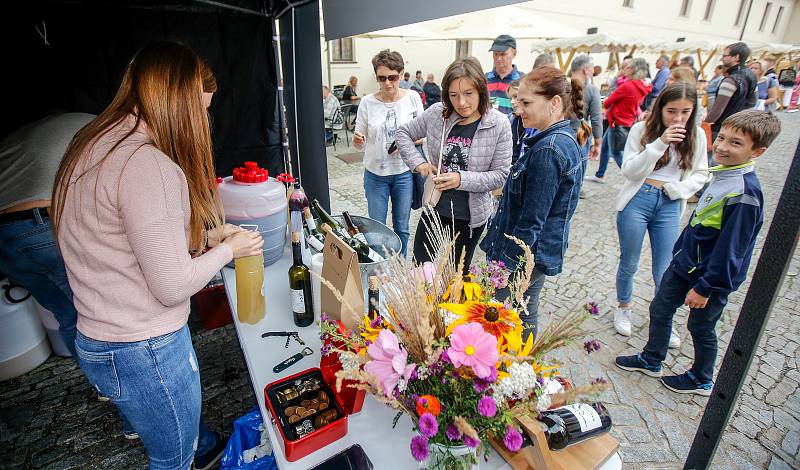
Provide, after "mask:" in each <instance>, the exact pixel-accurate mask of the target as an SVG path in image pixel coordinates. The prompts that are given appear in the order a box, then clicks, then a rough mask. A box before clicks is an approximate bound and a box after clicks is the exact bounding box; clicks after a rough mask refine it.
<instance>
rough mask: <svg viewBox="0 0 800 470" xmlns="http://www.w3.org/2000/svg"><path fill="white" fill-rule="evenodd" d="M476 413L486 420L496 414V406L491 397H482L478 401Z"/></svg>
mask: <svg viewBox="0 0 800 470" xmlns="http://www.w3.org/2000/svg"><path fill="white" fill-rule="evenodd" d="M478 413H480V414H481V416H485V417H487V418H491V417H492V416H494V415H495V414H496V413H497V405H495V403H494V400H493V399H492V397H483V398H481V399H480V400H478Z"/></svg>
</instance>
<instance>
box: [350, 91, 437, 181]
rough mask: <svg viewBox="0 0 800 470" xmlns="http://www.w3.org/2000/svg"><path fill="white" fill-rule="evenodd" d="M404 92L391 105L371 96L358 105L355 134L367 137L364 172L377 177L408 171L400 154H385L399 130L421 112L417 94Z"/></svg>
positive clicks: (420, 100) (419, 99)
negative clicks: (365, 170)
mask: <svg viewBox="0 0 800 470" xmlns="http://www.w3.org/2000/svg"><path fill="white" fill-rule="evenodd" d="M403 91H405V95H404V96H403V97H402V98H400V99H399V100H397V101H395V102H393V103H384V102H383V101H380V100H378V98H376V97H375V93H373V94H370V95H367V96H365V97H364V98H362V99H361V103H359V105H358V114H357V115H356V132H359V133H361V134H363V135H364V136H365V137H366V143H365V144H364V168H366V169H367V170H368V171H369V172H370V173H373V174H375V175H378V176H391V175H399V174H401V173H405V172H407V171H409V170H408V167H407V166H406V164H405V163H404V162H403V160H402V159H401V158H400V153H399V152H396V153H394V154H392V155H389V153H388V149H389V147H390V146H391V145H392V142H394V140H395V134H396V133H397V130H398V129H400V126H402V125H403V124H405V123H407V122H408V121H410V120H412V119H414V118H415V117H417V116H418V115H421V114H422V111H423V108H422V99H421V98H420V97H419V94H418V93H417V92H415V91H413V90H403Z"/></svg>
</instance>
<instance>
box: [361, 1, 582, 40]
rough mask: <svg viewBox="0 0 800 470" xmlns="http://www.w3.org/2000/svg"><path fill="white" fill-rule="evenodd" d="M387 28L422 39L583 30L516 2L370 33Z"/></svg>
mask: <svg viewBox="0 0 800 470" xmlns="http://www.w3.org/2000/svg"><path fill="white" fill-rule="evenodd" d="M406 28H409V30H408V31H409V32H406ZM411 28H413V30H412V29H411ZM387 32H389V33H391V34H392V35H395V36H416V37H419V38H423V40H432V39H437V40H448V39H465V40H466V39H479V40H480V39H484V40H492V39H494V38H496V37H497V36H499V35H501V34H508V35H510V36H512V37H514V39H517V40H519V39H541V38H548V37H565V36H576V35H578V34H580V31H578V30H576V29H574V28H572V27H571V26H568V25H566V24H564V23H560V22H558V21H555V20H553V19H550V18H546V17H544V16H541V15H539V14H537V13H535V12H533V11H531V10H529V9H526V8H520V7H517V6H504V7H497V8H492V9H489V10H482V11H474V12H471V13H465V14H462V15H456V16H449V17H447V18H439V19H436V20H430V21H423V22H422V23H417V24H414V25H408V26H398V27H396V28H389V29H388V30H382V31H377V32H376V33H370V34H378V33H382V34H386V33H387ZM362 36H364V35H362Z"/></svg>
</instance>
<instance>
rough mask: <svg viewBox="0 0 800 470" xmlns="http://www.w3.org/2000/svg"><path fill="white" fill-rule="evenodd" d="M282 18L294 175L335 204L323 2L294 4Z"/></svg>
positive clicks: (325, 201)
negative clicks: (325, 103)
mask: <svg viewBox="0 0 800 470" xmlns="http://www.w3.org/2000/svg"><path fill="white" fill-rule="evenodd" d="M279 21H280V23H279V24H280V44H281V46H280V47H281V64H282V67H281V68H282V73H283V96H284V100H285V103H284V104H285V106H286V124H287V126H286V127H287V129H288V131H289V149H290V150H291V160H292V166H293V168H294V170H295V171H294V176H295V177H299V178H300V179H301V181H302V183H303V189H304V190H305V191H306V193H307V194H308V196H309V198H316V199H318V200H319V202H320V204H322V206H323V207H325V208H326V209H330V194H329V191H328V161H327V157H326V154H325V124H324V119H323V114H322V67H321V66H320V63H321V62H320V57H321V54H322V50H321V48H320V31H319V4H318V3H317V2H310V3H308V2H304V3H300V4H297V3H295V4H293V6H292V8H291V9H290V10H289V11H288V12H286V14H284V15H282V16H281V17H280V19H279Z"/></svg>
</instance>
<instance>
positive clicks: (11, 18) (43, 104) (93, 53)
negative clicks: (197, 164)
mask: <svg viewBox="0 0 800 470" xmlns="http://www.w3.org/2000/svg"><path fill="white" fill-rule="evenodd" d="M17 11H18V13H13V14H11V13H9V12H8V11H7V12H6V14H5V15H3V19H2V20H1V21H2V28H1V29H2V33H0V34H2V35H3V43H4V44H5V54H4V62H5V67H4V69H5V73H4V74H3V75H4V76H3V80H4V82H5V86H4V87H3V89H5V90H6V94H5V100H4V101H5V104H4V109H5V118H4V119H3V124H2V135H3V136H4V135H6V134H8V133H9V132H10V131H12V130H13V129H15V128H17V127H19V126H21V125H23V124H25V123H27V122H31V121H33V120H36V119H38V118H39V117H40V116H41V115H42V114H44V113H45V112H47V111H48V110H53V109H57V110H64V111H80V112H88V113H92V114H97V113H99V112H100V111H101V110H102V109H103V108H104V107H105V106H106V104H107V103H108V102H109V101H110V99H111V97H112V96H113V93H114V92H115V90H116V87H117V85H118V83H119V79H120V78H121V75H122V72H123V70H124V68H125V66H126V65H127V63H128V61H129V60H130V58H131V57H132V55H133V53H134V52H135V51H136V50H137V49H138V48H140V47H142V46H143V45H145V44H147V43H149V42H152V41H156V40H162V39H174V40H178V41H181V42H183V43H185V44H187V45H189V46H190V47H192V48H193V49H194V50H196V51H197V52H198V53H199V54H200V55H201V56H202V57H204V58H205V59H206V60H207V61H208V63H209V65H210V66H211V68H212V69H213V71H214V73H215V75H216V78H217V81H218V84H219V90H218V92H217V93H216V94H215V96H214V99H213V101H212V104H211V113H212V117H213V136H214V154H215V158H216V163H217V171H218V174H221V175H229V174H230V173H231V170H232V168H233V167H235V166H237V165H239V164H241V162H243V161H245V160H253V161H257V162H259V163H260V164H261V165H264V166H266V167H267V168H268V169H269V171H270V174H273V175H274V174H277V173H280V172H282V171H283V163H282V162H283V158H282V156H281V143H280V133H279V129H280V128H279V119H278V105H277V94H276V84H277V76H278V74H277V66H276V62H277V61H276V55H275V51H274V46H273V41H272V37H273V35H274V33H273V22H272V21H271V19H270V18H269V12H270V4H269V3H268V2H261V1H238V2H230V3H228V4H225V3H216V2H190V1H173V2H166V3H164V2H153V1H138V2H100V1H50V2H30V3H26V4H24V6H22V8H21V10H17Z"/></svg>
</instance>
